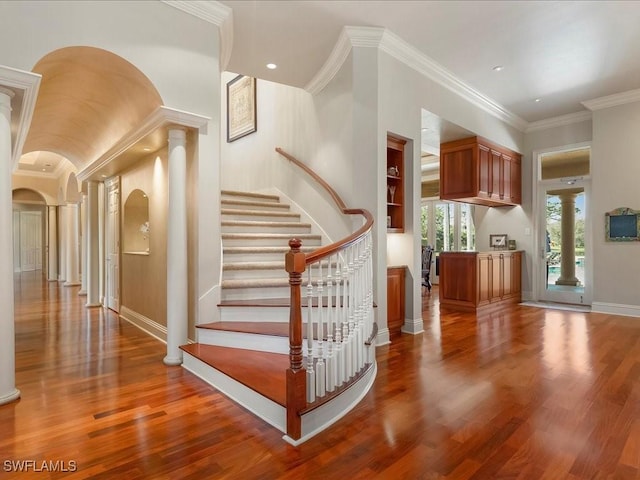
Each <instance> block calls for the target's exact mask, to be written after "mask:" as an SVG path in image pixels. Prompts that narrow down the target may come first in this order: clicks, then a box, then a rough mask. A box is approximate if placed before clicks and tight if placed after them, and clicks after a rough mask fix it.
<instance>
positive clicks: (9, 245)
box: [0, 87, 20, 405]
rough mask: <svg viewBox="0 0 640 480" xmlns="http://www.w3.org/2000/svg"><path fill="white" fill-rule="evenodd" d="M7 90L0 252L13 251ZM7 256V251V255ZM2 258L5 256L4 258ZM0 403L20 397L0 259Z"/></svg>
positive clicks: (6, 278) (0, 121)
mask: <svg viewBox="0 0 640 480" xmlns="http://www.w3.org/2000/svg"><path fill="white" fill-rule="evenodd" d="M13 96H14V93H13V92H12V91H11V90H7V89H4V88H2V87H0V251H1V252H12V251H13V207H12V201H13V200H12V193H11V170H12V166H13V162H12V160H11V98H12V97H13ZM9 255H10V254H9ZM5 258H6V257H5ZM0 305H2V315H0V331H2V335H0V405H2V404H4V403H9V402H12V401H13V400H16V399H17V398H19V397H20V391H19V390H18V389H17V388H16V359H15V325H14V318H13V314H14V305H13V262H9V261H4V262H0Z"/></svg>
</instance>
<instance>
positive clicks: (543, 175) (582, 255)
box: [537, 146, 592, 305]
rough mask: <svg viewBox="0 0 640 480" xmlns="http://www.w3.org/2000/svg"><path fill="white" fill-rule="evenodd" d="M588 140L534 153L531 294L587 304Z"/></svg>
mask: <svg viewBox="0 0 640 480" xmlns="http://www.w3.org/2000/svg"><path fill="white" fill-rule="evenodd" d="M589 157H590V149H589V147H588V146H585V147H580V148H572V149H568V150H561V151H555V152H549V153H544V154H540V155H538V157H537V158H538V160H539V162H538V164H539V167H540V168H539V176H538V189H537V190H538V194H537V196H538V201H537V210H538V219H539V220H538V225H539V228H538V229H537V236H538V248H539V259H540V261H539V262H537V264H538V269H537V277H538V282H537V285H538V288H537V292H538V294H537V298H538V300H540V301H545V302H558V303H568V304H578V305H591V298H592V282H591V268H592V259H591V253H590V252H591V248H590V247H591V246H590V232H591V216H590V215H589V205H590V182H589Z"/></svg>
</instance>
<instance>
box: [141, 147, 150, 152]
mask: <svg viewBox="0 0 640 480" xmlns="http://www.w3.org/2000/svg"><path fill="white" fill-rule="evenodd" d="M142 150H143V151H145V152H150V151H151V149H150V148H149V147H144V148H143V149H142Z"/></svg>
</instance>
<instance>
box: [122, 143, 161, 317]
mask: <svg viewBox="0 0 640 480" xmlns="http://www.w3.org/2000/svg"><path fill="white" fill-rule="evenodd" d="M166 174H167V152H166V150H164V151H161V152H158V155H155V154H154V155H152V156H149V157H147V158H145V159H143V160H141V161H140V162H138V163H137V164H136V165H134V166H133V167H131V168H130V169H128V170H126V171H125V172H123V173H122V174H121V177H120V182H121V183H120V189H121V198H122V202H121V209H122V213H123V215H122V225H121V228H122V230H121V231H123V232H124V224H125V223H126V222H127V219H126V218H125V214H124V204H125V201H126V200H127V198H129V195H130V194H131V192H132V191H134V190H136V189H140V190H142V191H143V192H145V193H146V194H147V197H148V199H149V227H150V235H149V254H148V255H140V254H129V253H126V252H125V251H124V250H123V253H122V260H121V275H122V279H121V280H122V284H121V288H120V291H121V294H122V295H121V304H122V306H124V307H127V308H128V309H130V310H133V311H134V312H136V313H138V314H140V315H144V316H145V317H147V318H148V319H150V320H152V321H154V322H156V323H158V324H160V325H164V326H166V325H167V301H166V292H167V175H166ZM125 248H126V247H125Z"/></svg>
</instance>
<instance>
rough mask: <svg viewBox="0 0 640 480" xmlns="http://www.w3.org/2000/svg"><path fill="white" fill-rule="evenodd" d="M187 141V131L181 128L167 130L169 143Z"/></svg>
mask: <svg viewBox="0 0 640 480" xmlns="http://www.w3.org/2000/svg"><path fill="white" fill-rule="evenodd" d="M186 140H187V131H186V130H185V129H184V128H181V127H170V128H169V141H170V142H171V141H175V142H185V141H186Z"/></svg>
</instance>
